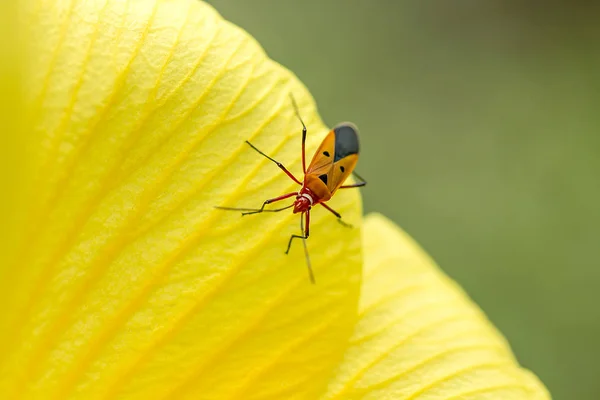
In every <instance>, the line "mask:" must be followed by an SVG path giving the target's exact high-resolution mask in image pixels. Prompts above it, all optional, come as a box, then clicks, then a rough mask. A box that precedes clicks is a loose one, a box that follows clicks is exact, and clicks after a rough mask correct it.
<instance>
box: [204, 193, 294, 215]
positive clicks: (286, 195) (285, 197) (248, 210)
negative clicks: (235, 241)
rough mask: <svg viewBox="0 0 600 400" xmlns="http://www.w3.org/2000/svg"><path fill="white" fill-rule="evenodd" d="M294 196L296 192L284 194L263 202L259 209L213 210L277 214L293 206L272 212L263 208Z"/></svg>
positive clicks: (221, 208)
mask: <svg viewBox="0 0 600 400" xmlns="http://www.w3.org/2000/svg"><path fill="white" fill-rule="evenodd" d="M296 195H298V192H292V193H286V194H284V195H281V196H279V197H275V198H273V199H268V200H265V202H264V203H263V205H262V207H260V208H234V207H215V208H218V209H220V210H231V211H245V212H243V213H242V215H249V214H258V213H261V212H279V211H283V210H287V209H288V208H291V207H293V206H294V204H290V205H289V206H285V207H282V208H276V209H274V210H265V206H266V205H267V204H271V203H275V202H276V201H279V200H284V199H287V198H289V197H292V196H296Z"/></svg>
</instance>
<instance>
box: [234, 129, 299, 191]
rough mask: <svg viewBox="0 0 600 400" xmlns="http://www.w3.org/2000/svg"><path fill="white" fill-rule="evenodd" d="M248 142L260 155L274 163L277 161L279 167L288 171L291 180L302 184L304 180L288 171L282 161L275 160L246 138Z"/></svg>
mask: <svg viewBox="0 0 600 400" xmlns="http://www.w3.org/2000/svg"><path fill="white" fill-rule="evenodd" d="M246 143H248V145H249V146H250V147H252V148H253V149H254V150H256V151H257V152H258V154H260V155H262V156H264V157H266V158H268V159H269V160H271V161H273V162H274V163H275V164H276V165H277V166H278V167H279V168H280V169H281V170H282V171H283V172H285V173H286V175H287V176H289V177H290V179H291V180H293V181H294V182H296V183H297V184H298V185H302V182H300V181H299V180H298V178H296V177H295V176H294V174H292V173H291V172H290V171H288V170H287V168H286V167H284V166H283V164H282V163H280V162H279V161H277V160H275V159H273V158H271V157H269V156H268V155H266V154H265V153H263V152H262V151H260V150H259V149H257V148H256V147H255V146H254V145H253V144H252V143H250V142H249V141H247V140H246Z"/></svg>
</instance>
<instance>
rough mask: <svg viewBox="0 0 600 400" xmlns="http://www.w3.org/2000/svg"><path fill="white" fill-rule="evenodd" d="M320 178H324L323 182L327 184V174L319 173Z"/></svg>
mask: <svg viewBox="0 0 600 400" xmlns="http://www.w3.org/2000/svg"><path fill="white" fill-rule="evenodd" d="M319 179H320V180H322V181H323V183H324V184H326V185H327V174H323V175H319Z"/></svg>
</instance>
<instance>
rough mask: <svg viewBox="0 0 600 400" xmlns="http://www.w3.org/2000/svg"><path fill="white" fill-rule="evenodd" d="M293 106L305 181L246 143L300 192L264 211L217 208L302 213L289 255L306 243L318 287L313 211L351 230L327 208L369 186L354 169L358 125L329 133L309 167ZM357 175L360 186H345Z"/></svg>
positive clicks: (247, 210)
mask: <svg viewBox="0 0 600 400" xmlns="http://www.w3.org/2000/svg"><path fill="white" fill-rule="evenodd" d="M290 98H291V100H292V105H293V106H294V111H295V113H296V116H297V117H298V119H299V120H300V123H301V124H302V170H303V172H304V180H303V181H300V180H299V179H298V178H296V177H295V176H294V175H293V174H292V173H291V172H290V171H288V169H287V168H286V167H285V166H284V165H283V164H281V163H280V162H278V161H277V160H275V159H273V158H271V157H269V156H268V155H267V154H265V153H263V152H262V151H260V150H259V149H258V148H256V147H255V146H254V145H253V144H252V143H250V142H249V141H247V140H246V143H247V144H248V145H249V146H250V147H251V148H252V149H254V150H255V151H256V152H257V153H259V154H260V155H262V156H263V157H266V158H267V159H269V160H271V161H272V162H274V163H275V164H276V165H277V166H278V167H279V168H280V169H281V170H282V171H283V172H285V174H286V175H287V176H288V177H289V178H290V179H291V180H293V181H294V182H296V183H297V184H298V185H300V186H301V188H300V190H298V191H296V192H291V193H286V194H283V195H281V196H278V197H275V198H272V199H268V200H265V201H264V202H263V204H262V206H261V207H260V208H256V209H253V208H234V207H216V208H218V209H221V210H232V211H242V215H250V214H259V213H262V212H280V211H283V210H287V209H289V208H292V207H293V212H294V214H298V213H300V214H301V215H300V231H301V232H302V235H291V237H290V240H289V242H288V245H287V249H286V251H285V254H288V253H289V251H290V247H291V246H292V241H293V240H294V239H302V242H303V245H304V253H305V256H306V262H307V266H308V272H309V277H310V280H311V282H312V283H315V278H314V274H313V271H312V267H311V264H310V258H309V256H308V249H307V246H306V239H308V235H309V232H310V211H311V209H312V208H313V207H315V206H317V205H321V206H323V207H324V208H325V209H326V210H327V211H329V212H331V213H332V214H333V215H335V216H336V217H337V220H338V222H340V223H341V224H342V225H344V226H346V227H351V225H349V224H347V223H346V222H344V221H343V220H342V216H341V215H340V213H338V212H337V211H335V210H334V209H333V208H331V207H329V206H328V205H327V204H325V203H326V202H327V201H328V200H329V199H331V197H333V195H334V194H335V192H336V191H337V190H338V189H349V188H356V187H361V186H365V185H366V184H367V182H366V181H365V180H364V179H363V178H361V177H360V175H358V174H357V173H356V172H354V167H355V166H356V163H357V161H358V153H359V144H358V130H357V128H356V126H354V124H352V123H349V122H344V123H341V124H339V125H337V126H335V127H334V128H333V129H331V130H330V131H329V133H328V134H327V136H326V137H325V139H324V140H323V142H322V143H321V145H320V146H319V148H318V149H317V151H316V152H315V155H314V156H313V158H312V161H311V162H310V164H309V165H308V168H307V167H306V153H305V144H306V134H307V130H306V125H305V124H304V121H303V120H302V118H301V117H300V112H299V111H298V105H297V104H296V101H295V100H294V97H293V96H292V95H290ZM350 174H354V175H355V176H356V177H357V178H358V179H359V182H358V183H354V184H351V185H344V181H345V180H346V179H347V178H348V177H349V176H350ZM294 196H295V197H296V198H295V200H294V202H293V203H292V204H290V205H288V206H285V207H281V208H276V209H265V206H266V205H268V204H271V203H275V202H277V201H281V200H285V199H288V198H290V197H294Z"/></svg>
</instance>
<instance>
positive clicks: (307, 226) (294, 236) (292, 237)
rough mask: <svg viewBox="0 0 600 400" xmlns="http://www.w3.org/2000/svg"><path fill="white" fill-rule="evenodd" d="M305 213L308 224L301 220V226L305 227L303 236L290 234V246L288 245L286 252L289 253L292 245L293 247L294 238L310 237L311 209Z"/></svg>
mask: <svg viewBox="0 0 600 400" xmlns="http://www.w3.org/2000/svg"><path fill="white" fill-rule="evenodd" d="M304 214H305V218H306V226H304V225H303V224H302V219H301V220H300V227H301V228H302V229H303V231H302V233H303V235H302V236H300V235H292V236H290V241H289V242H288V246H287V250H286V251H285V254H288V253H289V252H290V247H292V240H294V239H295V238H298V239H308V234H309V226H310V211H307V212H305V213H304Z"/></svg>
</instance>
